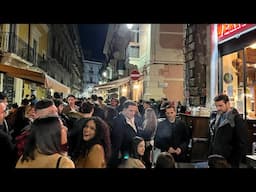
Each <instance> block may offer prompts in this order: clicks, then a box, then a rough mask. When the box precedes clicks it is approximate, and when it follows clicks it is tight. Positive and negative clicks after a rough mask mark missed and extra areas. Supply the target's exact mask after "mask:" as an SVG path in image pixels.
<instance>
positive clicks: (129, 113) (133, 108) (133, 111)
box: [124, 105, 138, 119]
mask: <svg viewBox="0 0 256 192" xmlns="http://www.w3.org/2000/svg"><path fill="white" fill-rule="evenodd" d="M137 110H138V109H137V106H133V105H129V106H128V108H127V109H124V115H125V116H126V117H127V118H128V119H132V118H134V116H135V114H136V112H137Z"/></svg>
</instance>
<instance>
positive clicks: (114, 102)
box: [110, 99, 118, 107]
mask: <svg viewBox="0 0 256 192" xmlns="http://www.w3.org/2000/svg"><path fill="white" fill-rule="evenodd" d="M110 104H111V106H114V107H116V106H117V104H118V103H117V101H116V100H115V99H112V100H111V101H110Z"/></svg>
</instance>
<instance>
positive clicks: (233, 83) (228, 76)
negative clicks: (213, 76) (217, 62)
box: [222, 50, 245, 116]
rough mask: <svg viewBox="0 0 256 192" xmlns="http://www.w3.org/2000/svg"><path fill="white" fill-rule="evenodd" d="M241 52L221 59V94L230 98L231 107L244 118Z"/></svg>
mask: <svg viewBox="0 0 256 192" xmlns="http://www.w3.org/2000/svg"><path fill="white" fill-rule="evenodd" d="M242 53H243V50H241V51H238V52H232V53H230V54H228V55H225V56H223V57H222V80H223V93H225V94H227V95H228V96H229V98H230V103H231V106H233V107H235V108H236V109H237V110H238V112H239V113H240V114H242V115H243V116H244V114H245V109H244V80H243V79H244V78H243V77H244V74H243V58H242V55H243V54H242Z"/></svg>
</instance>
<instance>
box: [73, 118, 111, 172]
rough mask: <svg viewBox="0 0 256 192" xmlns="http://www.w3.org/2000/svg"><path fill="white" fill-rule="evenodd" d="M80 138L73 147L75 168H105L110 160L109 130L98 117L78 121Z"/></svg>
mask: <svg viewBox="0 0 256 192" xmlns="http://www.w3.org/2000/svg"><path fill="white" fill-rule="evenodd" d="M80 122H81V123H80V124H79V126H81V128H82V129H81V130H82V132H81V136H80V137H79V140H78V143H77V145H76V147H75V151H74V155H73V160H74V162H75V166H76V168H106V166H107V163H108V160H109V158H110V155H111V154H110V153H111V146H110V130H109V126H108V125H107V123H106V122H105V121H103V120H102V119H101V118H100V117H96V116H95V117H91V118H84V119H81V120H80Z"/></svg>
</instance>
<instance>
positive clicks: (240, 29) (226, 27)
mask: <svg viewBox="0 0 256 192" xmlns="http://www.w3.org/2000/svg"><path fill="white" fill-rule="evenodd" d="M254 28H256V24H218V41H219V43H223V42H224V41H227V40H229V39H232V38H235V37H236V35H241V33H245V32H249V31H251V30H252V29H254Z"/></svg>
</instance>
